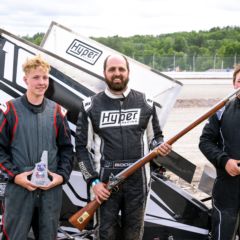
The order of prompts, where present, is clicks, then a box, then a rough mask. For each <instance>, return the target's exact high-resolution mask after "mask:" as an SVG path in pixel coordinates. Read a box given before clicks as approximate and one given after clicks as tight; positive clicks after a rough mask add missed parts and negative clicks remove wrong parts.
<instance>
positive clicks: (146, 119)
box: [76, 89, 163, 240]
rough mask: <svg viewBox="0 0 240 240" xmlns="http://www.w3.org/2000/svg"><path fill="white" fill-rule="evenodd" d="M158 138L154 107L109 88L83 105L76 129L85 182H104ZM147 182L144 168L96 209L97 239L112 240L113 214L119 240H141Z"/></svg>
mask: <svg viewBox="0 0 240 240" xmlns="http://www.w3.org/2000/svg"><path fill="white" fill-rule="evenodd" d="M162 140H163V136H162V131H161V129H160V126H159V121H158V117H157V114H156V109H155V105H154V104H153V102H152V101H151V100H149V99H147V98H146V97H145V95H144V94H142V93H140V92H137V91H135V90H130V89H128V90H127V91H126V92H125V93H124V94H123V96H120V97H117V96H115V95H113V94H111V93H110V91H109V90H107V89H106V90H105V92H101V93H99V94H97V95H95V96H93V97H92V98H89V99H86V100H85V101H84V102H83V105H82V108H81V111H80V113H79V118H78V122H77V131H76V153H77V158H78V161H79V165H80V168H81V171H82V173H83V176H84V178H85V180H86V181H87V182H88V183H91V182H92V181H93V180H94V179H96V178H99V179H100V180H101V181H103V182H107V181H108V180H109V175H110V173H113V174H114V175H116V174H117V173H119V172H120V171H122V170H123V169H124V168H126V167H128V166H129V165H130V164H132V163H134V162H135V161H136V160H138V159H140V158H141V157H143V156H144V155H146V154H147V153H148V151H149V145H150V144H153V146H156V145H157V144H159V143H160V142H162ZM149 182H150V168H149V164H146V165H145V166H144V167H142V168H141V169H139V170H137V171H136V172H135V173H134V174H133V175H132V176H130V177H129V178H128V179H127V180H126V181H125V182H124V183H123V184H122V185H121V186H120V188H119V191H117V192H113V193H112V194H111V197H110V198H109V200H108V201H106V202H104V203H103V204H102V205H101V207H100V213H99V215H98V224H99V226H100V227H99V236H98V238H99V239H101V240H103V239H107V240H111V239H117V237H116V235H117V233H116V228H117V225H118V220H119V219H118V214H119V211H121V222H120V225H121V234H122V238H121V239H125V240H128V239H129V240H130V239H132V240H133V239H134V240H136V239H141V238H142V234H143V224H144V210H145V205H146V198H147V193H148V190H149Z"/></svg>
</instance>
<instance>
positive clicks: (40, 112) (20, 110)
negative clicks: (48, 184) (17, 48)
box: [0, 95, 73, 240]
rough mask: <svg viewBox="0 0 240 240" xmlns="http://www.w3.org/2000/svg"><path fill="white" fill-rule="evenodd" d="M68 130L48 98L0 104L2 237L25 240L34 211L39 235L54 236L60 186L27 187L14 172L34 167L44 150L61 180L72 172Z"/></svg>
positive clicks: (42, 237) (60, 111)
mask: <svg viewBox="0 0 240 240" xmlns="http://www.w3.org/2000/svg"><path fill="white" fill-rule="evenodd" d="M70 136H71V135H70V129H69V127H68V123H67V119H66V116H65V112H63V109H62V108H61V107H60V106H59V105H58V104H56V103H54V102H52V101H51V100H49V99H44V101H43V103H42V104H41V105H40V106H38V107H36V106H33V105H31V104H30V103H29V102H28V101H27V98H26V96H25V95H24V96H22V97H19V98H17V99H14V100H12V101H9V102H8V103H7V104H2V105H1V107H0V169H1V170H2V171H4V172H6V173H7V174H8V176H9V182H8V183H7V186H6V190H5V199H4V205H5V209H6V211H4V216H3V239H10V240H26V239H27V235H28V232H29V229H30V226H31V223H32V217H33V214H35V213H36V216H38V219H34V221H35V222H37V226H38V236H37V239H39V240H53V239H56V235H57V228H58V224H59V216H60V210H61V203H62V186H60V185H59V186H57V187H54V188H52V189H49V190H46V191H44V190H40V189H37V190H35V191H28V190H27V189H25V188H23V187H21V186H20V185H17V184H15V183H14V177H15V176H16V175H17V174H19V173H22V172H26V171H30V170H33V168H34V167H35V164H36V163H37V162H40V160H41V155H42V152H43V151H44V150H46V151H48V169H49V170H50V171H52V172H55V173H57V174H59V175H61V176H62V177H63V179H64V183H65V182H66V181H68V179H69V176H70V173H71V171H72V165H73V164H72V159H73V158H72V153H73V146H72V143H71V137H70Z"/></svg>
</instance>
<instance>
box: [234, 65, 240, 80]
mask: <svg viewBox="0 0 240 240" xmlns="http://www.w3.org/2000/svg"><path fill="white" fill-rule="evenodd" d="M239 72H240V64H237V65H236V66H235V68H234V72H233V83H235V81H236V75H237V74H238V73H239Z"/></svg>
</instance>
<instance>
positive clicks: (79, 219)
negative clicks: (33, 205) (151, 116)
mask: <svg viewBox="0 0 240 240" xmlns="http://www.w3.org/2000/svg"><path fill="white" fill-rule="evenodd" d="M235 95H236V96H239V95H240V89H237V90H234V91H233V92H232V93H231V94H229V95H228V96H226V97H225V98H223V99H222V100H221V101H219V102H218V103H216V104H215V105H214V106H213V107H212V108H211V109H210V110H208V111H207V112H206V113H204V114H203V115H201V116H200V117H198V118H197V119H196V120H195V121H193V122H192V123H191V124H190V125H188V126H187V127H185V128H184V129H183V130H181V131H180V132H178V133H177V134H176V135H175V136H173V137H172V138H170V139H168V140H167V141H166V143H168V144H169V145H172V144H173V143H175V142H176V141H177V140H178V139H179V138H181V137H182V136H183V135H185V134H186V133H187V132H189V131H190V130H191V129H193V128H194V127H196V126H197V125H199V124H200V123H201V122H203V121H204V120H206V119H207V118H209V117H210V116H212V115H213V114H214V113H215V112H217V111H218V110H219V109H221V108H222V107H224V106H225V104H226V103H227V102H229V101H230V100H231V98H232V97H233V96H235ZM157 148H158V147H155V148H154V149H153V150H152V151H150V152H149V153H148V154H147V155H146V156H144V157H142V158H141V159H139V160H137V161H136V162H135V163H133V164H132V165H130V166H129V167H127V168H126V169H124V170H123V171H121V172H120V173H118V174H117V175H115V176H114V175H111V176H110V177H109V182H108V183H107V189H108V190H109V191H110V192H111V191H112V190H113V189H114V188H116V187H117V186H119V185H120V184H121V183H122V182H123V181H124V180H125V179H127V178H128V177H129V176H130V175H132V174H133V173H134V172H136V170H137V169H139V168H141V167H142V166H144V165H145V164H146V163H148V162H149V161H151V160H152V159H154V158H155V157H157V155H158V150H157ZM99 207H100V203H98V202H97V200H96V199H94V200H92V201H90V202H89V203H88V204H87V205H86V206H85V207H83V208H81V209H80V210H78V211H77V212H76V213H75V214H73V215H72V216H71V217H70V218H69V222H70V223H71V224H72V225H73V226H74V227H76V228H78V229H79V230H83V229H85V227H86V225H87V224H88V223H89V221H90V220H91V219H92V218H93V215H94V213H95V212H96V210H97V209H98V208H99Z"/></svg>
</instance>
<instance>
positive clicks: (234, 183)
mask: <svg viewBox="0 0 240 240" xmlns="http://www.w3.org/2000/svg"><path fill="white" fill-rule="evenodd" d="M239 124H240V99H238V98H237V99H235V100H233V101H231V102H230V103H229V104H227V105H226V107H224V108H223V109H221V110H219V111H218V112H217V113H216V114H215V115H213V116H212V117H210V118H209V121H208V122H207V123H206V125H205V127H204V129H203V132H202V135H201V137H200V143H199V147H200V150H201V151H202V153H203V154H204V155H205V156H206V157H207V159H208V160H209V161H210V162H211V163H212V164H213V165H214V166H215V168H216V171H217V178H216V180H215V183H214V187H213V192H212V197H213V211H212V235H213V239H218V240H230V239H234V238H233V236H234V235H235V232H236V228H237V227H238V226H237V222H238V215H239V209H240V176H239V175H238V176H235V177H232V176H230V175H229V174H228V173H227V172H226V170H225V165H226V163H227V161H228V160H229V159H236V160H240V127H239Z"/></svg>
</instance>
